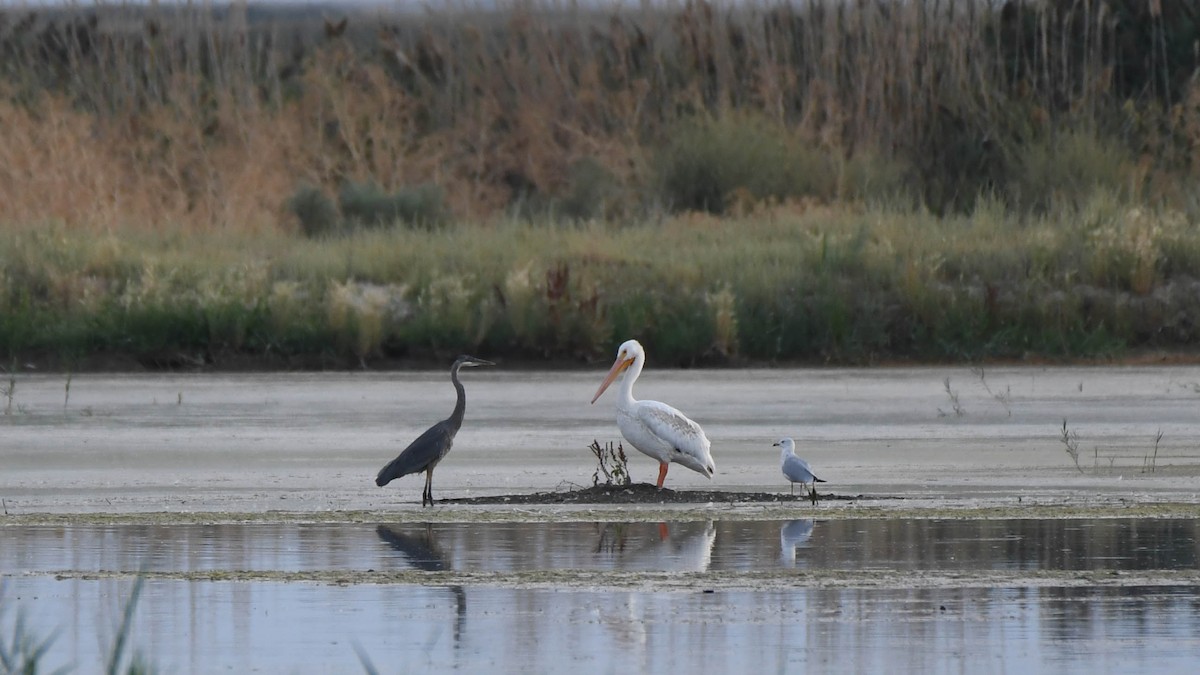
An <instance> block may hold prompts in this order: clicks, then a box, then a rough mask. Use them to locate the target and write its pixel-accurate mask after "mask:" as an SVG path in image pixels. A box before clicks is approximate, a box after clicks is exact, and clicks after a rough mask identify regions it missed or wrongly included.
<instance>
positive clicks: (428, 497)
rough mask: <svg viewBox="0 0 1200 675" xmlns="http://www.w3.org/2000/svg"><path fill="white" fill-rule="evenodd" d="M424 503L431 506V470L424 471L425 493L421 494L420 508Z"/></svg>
mask: <svg viewBox="0 0 1200 675" xmlns="http://www.w3.org/2000/svg"><path fill="white" fill-rule="evenodd" d="M426 502H428V503H429V505H430V506H433V469H427V470H426V471H425V491H424V492H422V493H421V506H422V507H424V506H425V504H426Z"/></svg>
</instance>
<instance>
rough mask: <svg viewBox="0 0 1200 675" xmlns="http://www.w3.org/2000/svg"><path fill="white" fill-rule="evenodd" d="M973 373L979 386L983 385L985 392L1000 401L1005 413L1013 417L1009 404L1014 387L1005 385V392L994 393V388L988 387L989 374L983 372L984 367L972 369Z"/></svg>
mask: <svg viewBox="0 0 1200 675" xmlns="http://www.w3.org/2000/svg"><path fill="white" fill-rule="evenodd" d="M971 372H972V373H974V374H975V376H976V377H978V378H979V384H982V385H983V389H984V391H986V392H987V393H988V395H989V396H991V397H992V398H994V399H996V400H997V401H999V402H1000V405H1002V406H1004V412H1006V413H1008V416H1009V417H1012V407H1011V406H1009V403H1008V401H1009V399H1010V398H1011V397H1012V387H1011V386H1009V385H1004V391H1002V392H999V393H997V392H994V391H992V388H991V387H989V386H988V383H987V373H985V372H984V371H983V366H979V367H978V368H971Z"/></svg>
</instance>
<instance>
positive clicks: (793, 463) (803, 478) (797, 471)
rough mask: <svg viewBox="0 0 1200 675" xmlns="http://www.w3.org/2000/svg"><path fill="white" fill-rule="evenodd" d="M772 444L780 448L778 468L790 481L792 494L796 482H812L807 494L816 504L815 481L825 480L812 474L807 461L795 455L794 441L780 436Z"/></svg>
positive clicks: (803, 485) (804, 484)
mask: <svg viewBox="0 0 1200 675" xmlns="http://www.w3.org/2000/svg"><path fill="white" fill-rule="evenodd" d="M774 445H775V447H777V448H780V451H779V464H780V467H779V468H780V469H782V470H783V476H784V478H787V479H788V480H789V481H791V486H792V494H793V495H794V494H796V483H799V484H800V486H801V487H805V486H807V485H808V484H809V483H812V492H811V493H810V495H809V496H810V497H812V501H813V504H816V503H817V483H824V482H825V481H823V480H821V479H820V478H817V477H816V476H814V475H813V472H812V469H810V468H809V466H808V462H806V461H804V460H802V459H800V458H799V457H797V456H796V442H795V441H793V440H792V439H790V438H781V439H780V440H779V441H778V442H776V443H775V444H774Z"/></svg>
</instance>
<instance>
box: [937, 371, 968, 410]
mask: <svg viewBox="0 0 1200 675" xmlns="http://www.w3.org/2000/svg"><path fill="white" fill-rule="evenodd" d="M942 386H944V387H945V388H946V396H948V397H949V398H950V407H951V409H952V410H954V416H955V417H962V416H963V415H965V414H967V410H966V408H963V407H962V406H961V405H959V403H958V392H957V391H954V390H953V389H951V388H950V378H949V377H947V378H946V379H945V380H942ZM945 416H946V413H945V412H944V411H943V410H942V409H941V408H938V417H945Z"/></svg>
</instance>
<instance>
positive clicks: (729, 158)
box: [654, 115, 835, 213]
mask: <svg viewBox="0 0 1200 675" xmlns="http://www.w3.org/2000/svg"><path fill="white" fill-rule="evenodd" d="M654 165H655V171H656V173H657V178H658V183H659V187H660V190H661V196H662V199H663V200H664V201H665V202H666V204H667V206H668V207H669V208H671V209H673V210H696V211H709V212H711V213H724V212H726V211H727V210H729V208H730V207H731V206H732V205H733V202H734V200H737V199H744V198H747V197H748V198H750V199H752V200H754V201H764V200H770V199H775V200H783V199H787V198H789V197H801V196H813V197H820V198H828V197H830V196H832V194H833V192H834V189H835V178H834V172H833V171H832V164H831V162H830V161H829V159H828V158H827V157H825V156H823V155H822V154H821V152H820V151H819V150H817V149H815V148H814V147H813V145H812V144H811V143H806V142H804V141H803V139H800V138H798V137H796V136H795V135H793V134H791V133H790V132H789V131H788V130H787V129H785V128H783V127H781V126H780V125H777V124H773V123H769V122H768V121H766V120H765V119H763V118H761V117H757V116H753V115H729V116H726V117H723V118H720V119H695V120H690V121H687V122H684V123H682V124H680V125H679V126H678V127H676V128H675V129H674V131H672V132H671V133H670V134H669V138H668V140H667V142H666V144H665V145H664V146H663V148H662V149H661V150H660V151H659V154H658V156H657V157H656V158H655V161H654Z"/></svg>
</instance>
